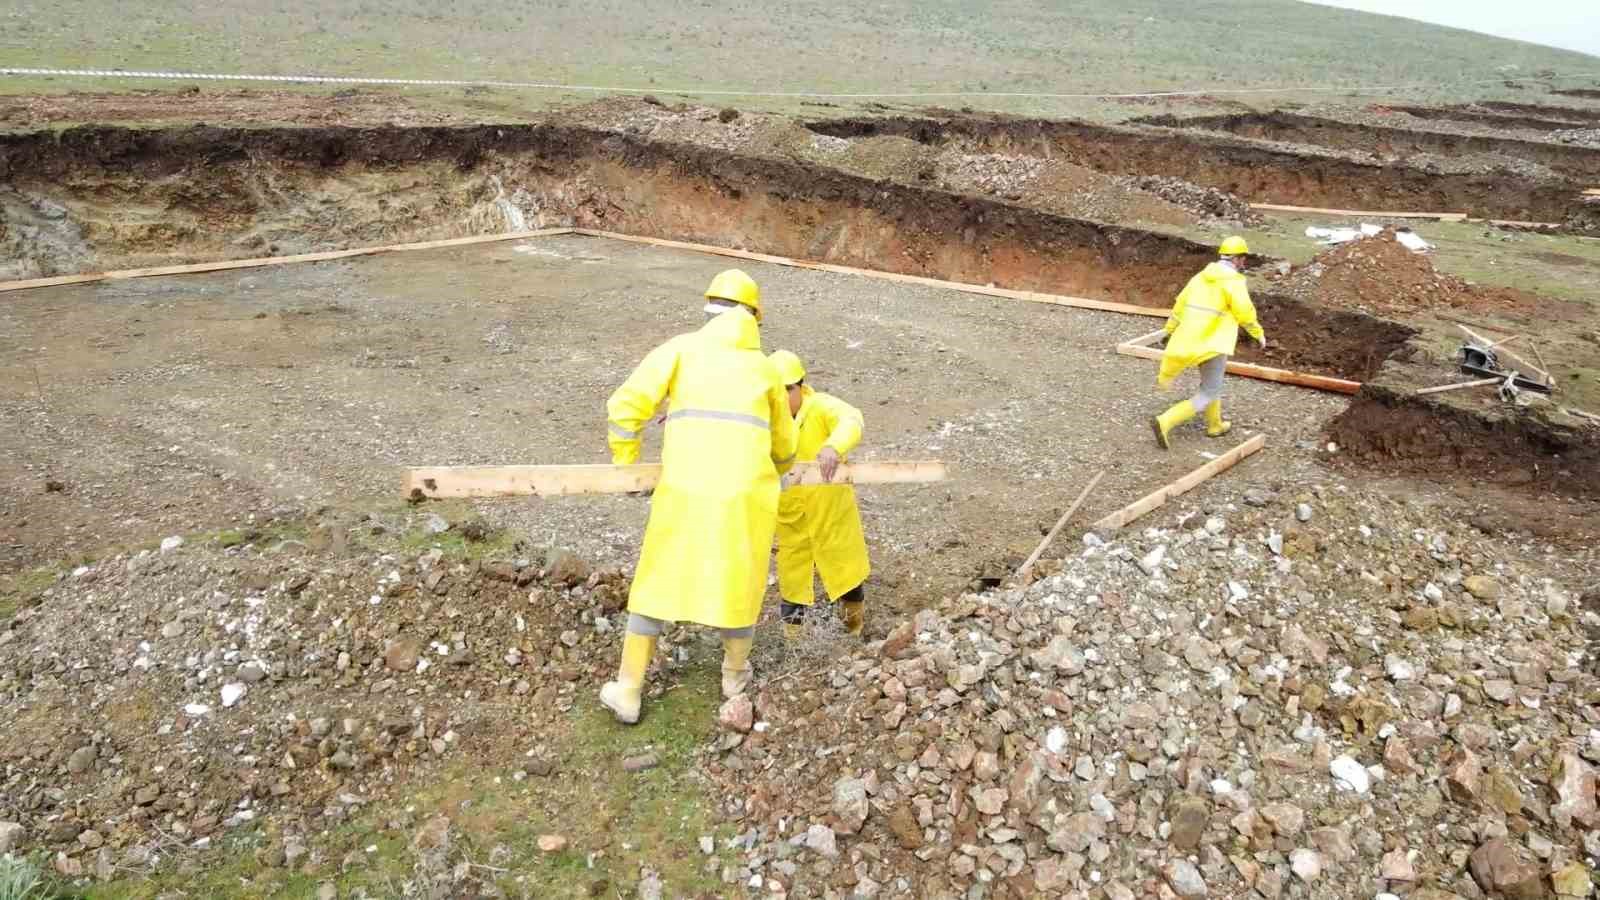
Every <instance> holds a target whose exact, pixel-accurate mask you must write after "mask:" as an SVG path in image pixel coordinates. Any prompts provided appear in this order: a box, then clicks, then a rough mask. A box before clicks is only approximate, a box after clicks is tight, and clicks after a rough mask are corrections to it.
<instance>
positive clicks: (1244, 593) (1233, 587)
mask: <svg viewBox="0 0 1600 900" xmlns="http://www.w3.org/2000/svg"><path fill="white" fill-rule="evenodd" d="M1249 598H1250V590H1249V589H1248V588H1246V587H1245V586H1244V585H1242V584H1240V583H1239V582H1237V581H1230V582H1228V599H1229V600H1230V601H1232V602H1234V603H1238V602H1239V601H1241V600H1247V599H1249Z"/></svg>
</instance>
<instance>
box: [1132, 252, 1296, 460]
mask: <svg viewBox="0 0 1600 900" xmlns="http://www.w3.org/2000/svg"><path fill="white" fill-rule="evenodd" d="M1217 252H1218V255H1219V256H1220V257H1221V258H1220V259H1219V260H1218V261H1217V262H1214V263H1211V264H1210V265H1208V266H1206V267H1205V268H1204V269H1201V270H1200V272H1199V273H1198V274H1196V275H1195V276H1194V277H1193V278H1191V279H1189V283H1188V284H1187V285H1185V286H1184V288H1183V290H1182V291H1181V292H1180V293H1179V294H1178V299H1177V300H1176V301H1175V302H1174V303H1173V304H1172V315H1170V316H1168V317H1167V325H1166V332H1167V346H1166V349H1165V350H1164V351H1163V352H1162V354H1161V371H1160V373H1159V374H1158V375H1157V376H1156V384H1157V385H1159V386H1161V387H1163V388H1165V387H1167V386H1168V385H1169V384H1171V383H1172V379H1174V378H1176V377H1178V373H1180V372H1182V371H1183V370H1185V369H1187V368H1189V367H1190V366H1198V367H1199V368H1200V390H1199V391H1197V392H1196V393H1195V394H1194V396H1192V397H1190V398H1189V399H1187V400H1185V401H1183V402H1182V403H1178V404H1176V405H1174V406H1173V407H1171V408H1170V409H1168V410H1167V411H1166V412H1164V413H1162V414H1161V415H1159V416H1155V417H1153V418H1152V419H1151V420H1150V424H1151V426H1152V427H1153V428H1154V429H1155V433H1156V443H1158V444H1160V445H1161V446H1162V448H1164V449H1171V446H1172V445H1171V443H1170V441H1169V436H1170V435H1171V434H1172V429H1174V428H1177V427H1178V426H1179V425H1182V424H1183V423H1184V422H1187V421H1189V420H1190V419H1192V418H1194V417H1195V415H1196V414H1197V413H1199V412H1200V411H1202V410H1204V412H1205V417H1206V434H1207V435H1210V436H1211V437H1222V436H1223V435H1225V434H1227V433H1228V431H1229V429H1231V428H1232V427H1233V425H1232V424H1230V423H1228V422H1225V421H1223V419H1222V376H1223V373H1224V372H1226V371H1227V368H1228V357H1229V356H1232V355H1233V351H1234V348H1235V345H1236V344H1237V343H1238V341H1239V329H1241V328H1243V329H1244V330H1245V331H1246V332H1247V333H1249V335H1250V337H1251V338H1253V339H1254V340H1255V342H1256V343H1258V344H1260V345H1261V346H1262V347H1265V346H1267V336H1266V333H1265V332H1263V331H1262V330H1261V325H1260V324H1259V323H1258V322H1256V308H1255V306H1254V305H1253V304H1252V303H1251V302H1250V289H1249V288H1248V287H1246V286H1245V280H1244V264H1245V257H1246V256H1247V255H1248V254H1249V253H1250V248H1249V247H1248V246H1247V245H1246V244H1245V241H1244V238H1241V237H1230V238H1228V239H1227V240H1225V241H1223V242H1222V246H1221V247H1220V248H1218V251H1217Z"/></svg>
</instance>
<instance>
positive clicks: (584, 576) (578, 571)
mask: <svg viewBox="0 0 1600 900" xmlns="http://www.w3.org/2000/svg"><path fill="white" fill-rule="evenodd" d="M592 571H593V570H592V569H590V568H589V564H588V563H587V562H584V561H583V559H582V558H580V557H579V556H578V555H577V554H575V553H569V552H568V551H566V550H558V551H556V553H555V555H554V556H552V557H551V558H550V565H548V566H547V567H546V568H545V575H546V577H547V578H549V579H550V582H551V583H552V584H556V585H559V586H561V587H567V588H570V587H577V586H578V585H580V584H582V583H584V582H585V581H588V580H589V574H590V572H592Z"/></svg>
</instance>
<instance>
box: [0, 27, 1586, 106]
mask: <svg viewBox="0 0 1600 900" xmlns="http://www.w3.org/2000/svg"><path fill="white" fill-rule="evenodd" d="M0 65H18V66H24V65H34V66H53V67H81V66H94V67H106V68H110V67H121V68H128V69H196V70H219V71H243V72H252V73H305V72H317V73H328V74H348V75H382V76H395V77H435V78H485V79H497V80H534V81H550V82H563V83H586V84H602V85H617V86H641V87H647V88H651V89H655V90H659V91H660V92H661V93H663V94H667V93H671V92H672V91H674V90H676V89H692V88H696V87H698V88H701V89H709V88H720V89H729V90H759V91H793V90H811V91H828V92H877V91H891V90H898V91H935V90H939V91H948V90H960V91H977V92H988V93H997V92H1006V91H1030V92H1037V91H1049V92H1111V91H1131V90H1164V89H1178V88H1194V87H1199V88H1218V87H1226V86H1234V85H1243V86H1258V85H1317V84H1341V83H1343V84H1349V83H1364V84H1373V83H1380V84H1391V83H1412V82H1438V81H1445V80H1453V79H1463V78H1473V79H1478V78H1495V77H1497V76H1499V75H1500V74H1502V73H1509V74H1514V75H1521V76H1528V75H1532V74H1534V73H1536V72H1539V71H1541V70H1551V71H1559V72H1586V71H1600V59H1596V58H1594V57H1590V56H1586V55H1583V54H1579V53H1573V52H1568V51H1562V50H1554V49H1549V48H1544V47H1537V46H1534V45H1531V44H1523V43H1518V42H1515V41H1507V40H1501V39H1498V38H1491V37H1485V36H1482V35H1477V34H1473V33H1470V32H1465V31H1458V30H1454V29H1448V28H1442V27H1438V26H1433V25H1426V24H1422V23H1418V22H1411V21H1407V20H1404V19H1397V18H1391V17H1385V16H1374V15H1369V14H1366V13H1359V12H1350V11H1346V10H1340V9H1333V8H1329V7H1323V6H1315V5H1311V4H1306V3H1299V2H1294V0H1191V2H1186V3H1184V4H1181V5H1178V4H1172V3H1167V2H1161V0H1123V2H1119V3H1104V2H1094V3H1090V2H1083V0H1072V2H1061V0H1058V2H1054V3H1037V2H1027V0H986V2H985V0H979V2H972V0H917V2H908V0H899V2H891V3H823V2H816V0H800V2H791V3H776V2H771V0H768V2H766V3H744V2H736V0H700V2H695V0H678V2H669V0H551V2H545V3H538V4H531V3H525V4H505V3H498V2H490V0H459V2H455V3H449V4H437V3H421V2H415V0H411V2H380V0H363V2H350V0H345V2H321V0H234V2H229V3H226V4H214V5H205V4H194V3H190V2H187V0H130V2H128V3H125V4H119V5H118V10H117V13H116V15H115V16H108V15H107V8H106V6H105V4H104V3H102V2H98V0H14V2H13V4H12V7H11V12H10V13H9V14H8V15H7V16H5V17H4V19H3V20H0ZM1511 66H1515V67H1516V68H1515V69H1505V68H1503V67H1511ZM128 84H129V83H128V82H108V83H102V84H94V83H86V82H82V81H71V82H65V81H54V82H46V81H42V80H40V79H16V78H10V79H0V91H10V92H19V91H40V90H66V89H84V88H100V89H107V88H109V89H119V86H120V87H126V86H128ZM1563 84H1564V85H1571V84H1573V82H1564V83H1563ZM1497 90H1498V91H1499V92H1500V93H1506V94H1507V95H1509V96H1519V95H1524V96H1525V95H1530V94H1537V93H1541V92H1542V91H1541V89H1540V88H1538V87H1537V86H1534V87H1533V88H1532V89H1530V90H1522V91H1506V90H1505V89H1491V88H1483V87H1474V88H1469V89H1465V93H1470V94H1472V95H1475V96H1481V95H1484V94H1486V93H1495V92H1496V91H1497ZM1455 93H1456V92H1452V91H1445V92H1442V93H1438V92H1435V93H1434V94H1433V96H1431V97H1428V99H1451V98H1452V96H1454V95H1455ZM528 97H529V98H530V99H532V100H533V101H534V102H548V101H549V100H551V99H554V98H553V97H551V96H549V95H547V96H545V97H543V98H540V97H538V95H528ZM743 99H744V98H730V100H729V101H728V102H734V103H737V102H742V101H743ZM933 102H946V103H950V104H952V105H953V104H970V105H975V106H985V107H998V108H1006V109H1012V110H1016V111H1029V110H1038V111H1051V110H1059V108H1060V107H1061V105H1062V103H1061V102H1060V101H1050V102H1043V101H1017V100H1001V99H997V98H993V99H989V100H985V99H982V98H979V99H974V100H957V99H953V98H952V99H949V100H944V101H933ZM763 105H786V104H784V103H781V102H776V101H774V102H773V103H768V104H763Z"/></svg>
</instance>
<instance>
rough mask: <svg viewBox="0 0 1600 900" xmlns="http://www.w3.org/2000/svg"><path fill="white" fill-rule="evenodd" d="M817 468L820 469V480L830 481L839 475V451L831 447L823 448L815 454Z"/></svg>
mask: <svg viewBox="0 0 1600 900" xmlns="http://www.w3.org/2000/svg"><path fill="white" fill-rule="evenodd" d="M817 467H818V468H820V469H822V480H823V481H832V480H833V476H835V475H837V474H839V451H837V450H835V449H833V448H832V447H823V448H822V452H821V453H818V454H817Z"/></svg>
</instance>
